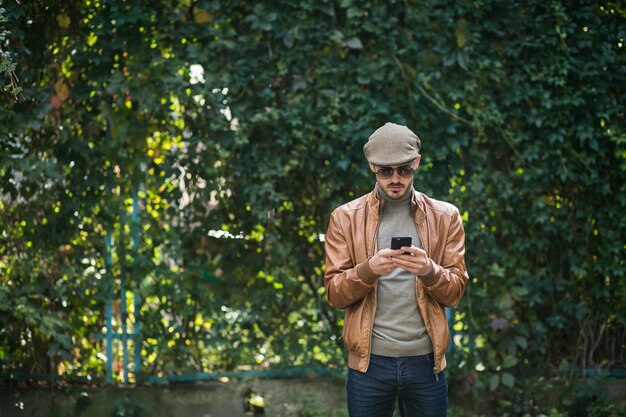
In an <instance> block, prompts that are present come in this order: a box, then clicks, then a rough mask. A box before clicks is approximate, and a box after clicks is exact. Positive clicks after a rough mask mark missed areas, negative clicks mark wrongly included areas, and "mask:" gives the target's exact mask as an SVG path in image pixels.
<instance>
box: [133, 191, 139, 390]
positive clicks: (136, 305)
mask: <svg viewBox="0 0 626 417" xmlns="http://www.w3.org/2000/svg"><path fill="white" fill-rule="evenodd" d="M132 224H133V255H134V257H135V262H136V261H137V257H138V256H139V197H138V196H137V191H136V190H135V193H134V194H133V218H132ZM138 291H139V282H137V281H135V289H134V292H135V298H134V300H133V303H134V310H135V328H134V329H133V330H134V331H133V333H134V341H135V383H136V384H138V383H139V382H140V381H139V375H140V373H141V321H140V320H141V319H140V315H139V310H140V309H141V297H140V296H139V294H137V292H138Z"/></svg>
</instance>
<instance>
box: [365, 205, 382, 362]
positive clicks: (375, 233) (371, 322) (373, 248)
mask: <svg viewBox="0 0 626 417" xmlns="http://www.w3.org/2000/svg"><path fill="white" fill-rule="evenodd" d="M383 204H385V202H384V201H382V200H381V201H380V207H379V208H378V223H376V230H375V231H374V238H373V239H372V251H371V255H370V256H374V250H375V248H376V246H377V244H376V242H377V240H378V229H380V223H381V221H382V218H383ZM377 309H378V284H376V287H375V288H374V306H373V308H372V316H371V317H370V329H369V338H368V346H367V351H368V352H369V355H370V357H371V355H372V331H373V330H374V320H375V319H376V310H377ZM370 357H368V358H367V367H365V372H367V370H368V368H369V367H370Z"/></svg>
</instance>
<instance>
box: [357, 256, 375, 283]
mask: <svg viewBox="0 0 626 417" xmlns="http://www.w3.org/2000/svg"><path fill="white" fill-rule="evenodd" d="M356 274H357V275H358V276H359V278H361V280H362V281H363V282H365V283H366V284H369V285H372V284H373V283H375V282H376V280H377V279H378V275H376V274H375V273H374V271H372V268H370V259H369V258H367V260H366V261H365V262H363V263H360V264H358V265H357V266H356Z"/></svg>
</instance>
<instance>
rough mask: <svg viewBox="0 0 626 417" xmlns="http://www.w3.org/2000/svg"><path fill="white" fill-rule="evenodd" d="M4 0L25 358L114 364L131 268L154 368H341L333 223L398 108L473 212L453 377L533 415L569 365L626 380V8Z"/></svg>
mask: <svg viewBox="0 0 626 417" xmlns="http://www.w3.org/2000/svg"><path fill="white" fill-rule="evenodd" d="M0 7H1V8H2V10H1V11H0V17H2V19H0V25H1V26H0V52H1V53H2V54H1V56H0V59H1V60H2V61H1V62H0V74H1V75H2V93H1V94H2V98H1V100H2V107H1V108H0V147H1V149H2V151H1V152H0V191H1V193H2V196H1V198H0V213H1V214H0V230H1V232H0V233H1V238H0V372H2V373H3V375H5V376H6V375H10V374H12V373H19V372H26V373H45V374H59V375H63V376H65V377H68V378H71V377H86V376H96V377H97V376H102V375H103V374H104V372H105V363H104V360H103V352H104V350H105V349H104V342H103V340H102V333H103V332H104V328H105V326H106V323H105V309H106V305H107V301H108V300H109V294H110V291H112V290H115V291H116V292H118V291H119V285H120V283H121V282H122V278H124V279H125V280H126V281H127V287H128V291H127V292H126V293H125V296H126V298H127V299H128V301H129V304H131V306H132V300H133V299H134V297H135V296H137V297H138V298H139V300H140V303H139V304H138V309H139V311H134V310H133V308H132V307H131V309H130V311H129V312H128V313H130V314H128V317H126V314H124V312H123V311H122V308H121V305H120V303H119V300H118V301H116V302H115V303H114V304H113V306H112V307H113V313H114V317H115V325H116V329H119V328H121V325H122V323H125V324H126V325H127V327H128V329H129V330H131V331H132V330H137V331H138V332H139V333H140V334H141V338H140V344H141V346H140V349H141V353H142V354H141V358H142V367H141V373H140V374H139V375H134V374H133V375H131V381H140V380H141V379H144V378H147V377H150V376H169V375H188V374H194V373H199V372H215V371H222V370H258V369H268V368H270V369H277V368H281V367H286V366H292V365H295V366H302V367H314V366H321V367H325V368H334V369H338V370H341V369H343V368H344V366H345V362H344V361H345V357H344V351H343V348H342V346H341V341H340V340H339V338H338V336H339V335H340V331H341V330H340V329H341V325H342V313H341V312H340V311H336V310H333V309H331V308H329V306H328V305H327V304H326V302H325V299H324V297H325V296H324V293H323V287H322V275H323V241H322V239H321V237H322V236H323V233H324V231H325V228H326V224H327V219H328V214H329V213H330V211H331V210H332V208H334V207H336V206H337V205H339V204H341V203H343V202H345V201H348V200H349V199H351V198H353V197H356V196H358V195H360V194H362V193H365V192H368V191H369V190H370V189H371V187H372V185H373V181H374V179H373V178H372V177H371V175H370V173H369V172H368V170H367V165H366V163H365V160H364V157H363V155H362V144H363V142H364V141H365V140H366V138H367V137H368V136H369V134H370V133H371V132H372V131H373V130H374V129H375V128H376V127H378V126H380V125H382V124H384V123H385V122H387V121H394V122H397V123H402V124H406V125H408V126H409V127H411V128H412V129H414V130H415V131H416V132H417V133H418V135H419V136H420V137H421V138H422V142H423V159H422V160H423V165H422V167H421V168H420V171H419V173H418V174H417V177H416V183H415V185H416V187H417V188H418V189H420V190H422V191H424V192H426V193H428V194H430V195H431V196H433V197H435V198H440V199H444V200H447V201H450V202H452V203H454V204H456V205H457V206H458V207H459V208H460V210H461V212H462V213H463V216H464V221H465V226H466V232H467V249H468V253H467V263H468V267H469V271H470V276H471V283H470V285H469V287H468V290H467V293H466V296H465V298H464V301H463V302H462V303H461V304H460V305H459V307H458V308H456V309H455V310H454V311H453V327H454V330H455V331H456V332H458V334H457V337H456V338H455V346H454V347H453V349H452V351H451V352H450V355H449V361H450V368H449V375H450V376H449V379H450V385H451V393H452V394H453V395H454V393H456V395H458V396H459V397H464V398H465V400H464V401H467V398H468V396H470V398H471V399H472V403H473V404H475V405H474V407H476V408H477V407H479V406H480V407H485V406H486V407H487V409H490V410H492V412H493V413H494V415H506V414H507V413H530V414H532V415H535V414H536V413H539V412H540V411H542V408H541V407H545V404H542V402H541V399H542V398H543V395H544V393H545V390H546V389H547V388H549V386H550V384H551V382H550V381H551V380H550V377H554V376H558V377H561V378H566V380H567V381H573V379H571V378H573V377H578V376H581V375H582V376H587V377H589V376H590V375H600V374H601V375H604V374H606V373H610V372H615V371H618V373H619V371H620V370H621V372H622V374H623V370H624V347H625V343H626V342H625V332H624V330H625V322H626V307H625V305H624V300H625V299H626V297H625V295H626V284H625V281H624V278H625V271H626V267H625V265H624V250H625V249H626V186H625V182H624V179H625V177H626V119H625V117H624V108H625V97H626V89H625V86H626V58H625V46H624V38H625V37H626V9H624V7H623V5H621V4H620V3H619V2H610V1H601V2H595V1H570V2H561V1H537V0H530V1H506V2H504V1H496V0H476V1H391V2H389V1H376V0H371V1H365V0H363V1H357V0H354V1H353V0H339V1H319V2H298V1H288V0H282V1H268V2H243V1H235V0H232V1H217V0H215V1H206V0H202V1H190V0H180V1H174V2H169V1H168V2H166V1H147V0H135V1H132V2H131V1H108V0H83V1H65V2H56V1H49V0H44V1H37V2H26V1H22V2H19V3H18V2H16V1H13V0H4V1H3V2H2V3H0ZM17 79H19V82H18V83H17V84H16V83H15V81H16V80H17ZM133 196H137V198H138V201H139V217H138V219H137V221H136V222H133V220H132V210H133V199H132V198H133ZM107 235H108V236H109V237H110V238H111V239H112V251H111V253H110V256H111V258H110V261H111V262H110V264H107V249H106V245H105V242H106V238H107ZM118 298H119V297H118ZM135 313H136V314H137V315H138V317H140V322H141V327H139V326H138V323H135V320H134V314H135ZM115 369H116V375H115V378H116V380H118V381H120V380H121V378H122V376H121V374H120V354H119V349H118V354H117V355H116V361H115ZM529 377H532V378H529ZM579 392H580V391H579ZM486 393H490V394H489V395H486ZM585 395H587V396H588V397H589V398H587V397H585V398H582V397H581V395H580V394H576V395H574V396H571V397H566V400H565V402H564V404H565V405H566V406H571V408H568V410H569V412H571V413H574V414H572V415H575V412H576V411H575V410H576V409H580V407H579V408H576V407H577V406H579V405H580V404H581V401H583V402H584V401H588V402H589V401H591V402H593V401H595V400H597V398H596V393H595V392H591V393H590V391H588V390H587V391H586V394H585ZM598 395H599V394H598ZM592 400H593V401H592ZM585 404H586V403H585ZM583 410H584V407H583ZM587 413H588V410H587ZM585 415H590V414H585Z"/></svg>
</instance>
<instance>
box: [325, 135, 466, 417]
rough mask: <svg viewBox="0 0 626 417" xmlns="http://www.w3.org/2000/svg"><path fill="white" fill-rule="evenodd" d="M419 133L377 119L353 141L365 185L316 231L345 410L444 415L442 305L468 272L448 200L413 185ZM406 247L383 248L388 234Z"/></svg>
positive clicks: (383, 416) (372, 416)
mask: <svg viewBox="0 0 626 417" xmlns="http://www.w3.org/2000/svg"><path fill="white" fill-rule="evenodd" d="M420 146H421V142H420V139H419V138H418V137H417V135H416V134H415V133H413V132H412V131H411V130H410V129H409V128H407V127H406V126H400V125H397V124H393V123H387V124H385V125H384V126H383V127H381V128H379V129H378V130H376V131H375V132H374V133H373V134H372V135H371V136H370V137H369V139H368V141H367V143H366V144H365V146H364V147H363V150H364V152H365V157H366V158H367V161H368V162H369V166H370V169H371V170H372V171H373V172H374V173H375V174H376V187H375V189H374V190H373V191H372V192H371V193H369V194H366V195H364V196H361V197H360V198H357V199H356V200H354V201H351V202H349V203H347V204H344V205H342V206H340V207H339V208H337V209H335V210H334V211H333V212H332V214H331V217H330V222H329V225H328V231H327V233H326V272H325V275H324V287H325V288H326V293H327V296H328V301H329V303H330V304H331V305H332V306H333V307H336V308H339V309H344V310H345V320H344V328H343V339H344V343H345V345H346V346H347V348H348V351H349V359H348V364H349V370H348V382H347V387H346V388H347V394H348V411H349V414H350V417H389V416H391V415H392V413H393V409H394V407H395V402H396V399H397V400H398V407H399V409H400V414H401V415H402V416H403V417H421V416H424V417H436V416H437V417H439V416H445V415H446V413H447V408H448V396H447V391H448V386H447V384H446V381H445V375H444V373H443V369H444V368H445V366H446V359H445V356H444V353H445V351H446V349H447V348H448V345H449V343H450V332H449V329H448V323H447V320H446V314H445V309H444V307H452V306H454V305H456V304H457V303H458V302H459V301H460V300H461V297H462V296H463V292H464V290H465V285H466V283H467V281H468V275H467V270H466V267H465V260H464V255H465V232H464V230H463V224H462V222H461V216H460V215H459V211H458V210H457V208H456V207H454V206H453V205H451V204H449V203H445V202H442V201H437V200H435V199H432V198H430V197H428V196H426V195H425V194H422V193H420V192H418V191H415V190H414V189H413V174H414V172H415V170H417V168H418V167H419V164H420V159H421V155H420ZM408 236H410V237H411V238H412V245H411V246H404V247H401V248H400V249H395V250H394V249H390V243H391V238H392V237H408Z"/></svg>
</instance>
